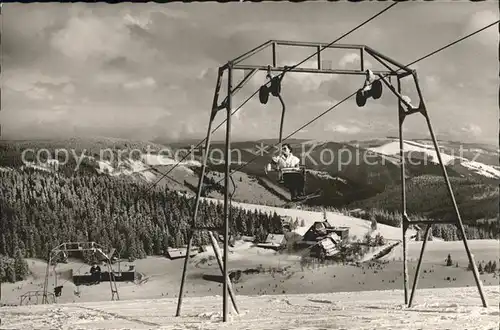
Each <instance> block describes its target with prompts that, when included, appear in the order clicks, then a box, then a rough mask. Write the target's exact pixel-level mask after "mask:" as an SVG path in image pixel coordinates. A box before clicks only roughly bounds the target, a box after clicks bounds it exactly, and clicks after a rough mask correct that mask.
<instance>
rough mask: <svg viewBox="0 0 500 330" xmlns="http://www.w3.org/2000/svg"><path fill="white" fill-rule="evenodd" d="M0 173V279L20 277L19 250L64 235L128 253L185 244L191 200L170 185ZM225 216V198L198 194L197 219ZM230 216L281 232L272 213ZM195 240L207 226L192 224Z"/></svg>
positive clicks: (32, 249)
mask: <svg viewBox="0 0 500 330" xmlns="http://www.w3.org/2000/svg"><path fill="white" fill-rule="evenodd" d="M0 181H1V186H0V208H1V218H0V219H1V222H0V256H1V255H3V256H4V257H3V259H2V260H4V259H5V261H2V267H0V268H2V271H1V273H0V276H1V278H2V280H8V281H12V280H14V279H16V280H19V279H20V278H22V275H21V274H20V272H24V271H26V269H25V268H26V267H25V266H24V265H23V263H22V258H23V257H24V258H41V259H47V256H48V253H49V251H50V250H51V249H52V248H54V247H56V246H57V245H59V244H61V243H63V242H68V241H94V242H97V243H99V244H101V245H104V246H107V247H109V248H111V247H113V248H115V249H116V251H118V252H119V254H120V257H121V258H132V259H134V258H144V257H145V256H147V255H163V254H165V252H166V248H167V247H182V246H184V245H185V244H187V240H188V233H189V229H190V224H191V221H192V216H191V212H192V203H193V202H194V201H193V200H192V199H188V198H187V197H185V196H183V195H181V194H179V193H177V192H175V191H169V190H161V191H160V190H153V189H152V190H149V191H147V189H148V188H149V186H148V185H145V184H141V183H136V182H131V181H130V180H127V179H126V178H125V179H121V178H110V177H109V176H106V175H95V174H92V175H90V174H85V173H83V174H82V173H77V174H75V175H74V176H66V175H64V174H60V173H58V174H54V173H45V172H41V171H34V170H29V169H28V170H26V169H25V170H23V171H17V170H10V171H0ZM223 216H224V209H223V204H216V203H213V202H207V201H202V203H201V205H200V211H199V217H198V219H199V223H198V224H197V225H198V226H199V225H203V226H209V227H217V228H222V224H223ZM231 219H232V220H231V222H230V232H231V234H236V235H237V234H242V235H255V236H256V238H257V240H261V241H262V240H265V237H266V236H267V234H268V233H269V232H272V233H279V232H282V227H281V218H280V217H279V216H278V215H276V214H273V215H269V214H266V213H261V212H258V211H254V212H250V211H246V210H243V209H240V208H235V207H232V208H231ZM193 244H194V245H195V246H199V245H207V244H210V243H209V237H208V233H206V232H197V233H196V234H195V236H194V238H193ZM16 269H17V271H15V270H16ZM16 274H17V275H16ZM20 276H21V277H20Z"/></svg>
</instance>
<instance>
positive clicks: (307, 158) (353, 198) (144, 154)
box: [0, 138, 500, 220]
mask: <svg viewBox="0 0 500 330" xmlns="http://www.w3.org/2000/svg"><path fill="white" fill-rule="evenodd" d="M276 142H277V141H276V140H275V139H263V140H258V141H243V142H233V143H232V146H231V147H232V158H233V159H232V160H233V162H232V164H231V169H232V171H233V172H234V175H233V179H234V180H233V181H234V186H235V187H231V191H233V190H234V195H233V200H234V201H240V202H248V203H256V204H265V205H271V206H280V205H281V206H283V205H284V204H285V202H286V200H287V199H289V198H290V195H289V193H288V191H286V189H284V187H283V186H281V185H280V184H279V183H278V182H277V177H276V176H275V175H274V174H272V175H269V176H266V175H265V173H264V167H265V165H266V164H267V163H268V162H269V159H270V155H271V153H273V151H275V149H273V148H272V145H273V144H275V143H276ZM286 142H289V143H290V144H291V145H292V148H293V149H294V151H295V152H294V153H295V154H296V155H297V156H301V157H302V159H303V160H304V164H305V165H306V167H307V169H308V171H307V178H306V179H307V190H308V191H315V190H318V189H321V190H322V191H323V196H322V197H321V198H318V199H316V200H313V201H311V202H310V204H311V205H317V206H330V207H336V208H343V207H347V208H362V209H370V208H381V209H384V210H388V211H394V210H397V209H398V208H399V207H400V206H399V204H400V194H401V191H400V182H401V173H400V166H399V164H400V159H399V142H398V141H397V140H394V139H392V138H384V139H374V140H368V141H350V142H346V143H338V142H331V141H314V140H300V139H296V140H290V141H286ZM404 143H405V151H406V153H405V155H404V156H405V162H406V173H405V177H406V179H407V180H408V187H407V189H409V192H408V194H409V196H411V197H410V198H409V203H410V205H409V208H410V209H411V212H415V213H420V214H423V215H426V216H431V217H439V218H443V217H444V218H446V217H450V216H452V209H451V208H450V205H449V204H446V202H447V201H448V200H449V199H448V195H447V191H446V189H444V183H443V182H441V181H439V180H437V178H438V177H440V176H441V175H442V173H441V168H440V166H439V165H438V164H437V161H436V155H435V153H434V152H433V150H431V148H430V147H432V145H431V144H430V142H429V141H426V140H415V141H413V140H407V141H404ZM193 145H194V144H193ZM439 145H440V148H441V149H442V158H443V160H444V162H445V164H446V168H447V171H448V174H449V176H450V178H451V181H452V185H453V188H454V189H455V190H456V193H457V194H458V195H459V197H457V198H458V200H459V206H460V208H461V209H463V211H462V212H465V218H467V219H470V220H478V219H490V218H492V216H493V213H494V212H495V210H497V207H498V203H497V199H498V182H499V179H500V168H499V166H498V151H497V150H495V149H494V148H493V147H489V146H484V145H479V144H466V143H463V144H460V143H458V142H448V141H440V142H439ZM29 149H32V150H31V151H30V150H29ZM42 149H45V150H49V151H51V156H50V157H51V158H54V157H55V156H58V159H57V161H51V162H47V158H50V157H48V155H46V154H44V153H43V152H42V153H40V154H39V155H40V157H41V159H40V161H39V162H35V161H34V160H35V159H34V158H33V155H35V154H36V152H38V151H40V150H42ZM58 149H64V150H67V151H68V153H69V156H68V157H66V156H65V154H64V153H61V152H59V153H57V152H56V151H57V150H58ZM27 150H28V151H30V152H28V153H26V151H27ZM191 150H192V149H191V145H189V143H188V142H187V143H182V142H179V143H176V144H172V145H169V146H168V147H167V146H166V145H163V144H159V143H153V142H148V141H144V142H143V141H128V140H123V139H111V138H92V139H83V138H75V139H68V140H53V141H50V140H47V141H2V142H1V143H0V168H2V169H3V170H8V169H14V168H18V169H22V168H26V167H32V168H36V169H38V170H45V171H54V170H55V169H54V166H53V165H54V164H55V163H57V166H56V167H57V170H58V171H62V172H64V173H66V174H68V175H74V173H75V172H77V173H87V174H89V175H109V176H112V177H120V178H127V179H130V180H132V181H134V182H143V183H145V184H148V185H152V184H154V183H157V186H158V187H168V188H169V189H172V190H178V191H181V192H184V193H188V194H193V193H195V191H196V187H197V185H198V178H199V173H200V166H201V161H202V152H201V149H200V148H199V149H198V150H195V151H194V152H193V154H192V155H189V157H186V159H185V160H184V161H183V162H182V163H180V164H177V160H180V159H181V158H183V157H184V156H185V155H186V152H189V151H191ZM223 150H224V144H223V143H221V142H214V143H212V146H211V153H210V154H209V155H210V157H209V169H208V172H207V177H206V179H205V182H206V184H208V185H209V187H210V189H208V190H207V191H206V197H211V198H222V197H223V187H224V181H223V171H224V159H223V157H224V156H223ZM23 151H24V152H25V155H26V156H27V157H26V159H27V160H28V161H29V162H23V160H22V157H21V155H22V154H23ZM33 151H35V153H33ZM56 153H57V155H56ZM75 169H77V171H75ZM167 172H169V175H168V176H164V174H165V173H167ZM441 183H443V184H441ZM231 186H233V183H231ZM441 186H442V187H441ZM234 188H236V189H234ZM428 191H432V193H428ZM469 197H472V198H469Z"/></svg>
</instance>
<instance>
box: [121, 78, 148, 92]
mask: <svg viewBox="0 0 500 330" xmlns="http://www.w3.org/2000/svg"><path fill="white" fill-rule="evenodd" d="M155 86H156V81H155V80H154V79H153V78H151V77H147V78H144V79H140V80H137V81H130V82H127V83H125V84H123V87H125V88H126V89H139V88H148V87H155Z"/></svg>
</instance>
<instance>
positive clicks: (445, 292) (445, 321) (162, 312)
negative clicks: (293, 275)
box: [0, 286, 500, 330]
mask: <svg viewBox="0 0 500 330" xmlns="http://www.w3.org/2000/svg"><path fill="white" fill-rule="evenodd" d="M485 292H486V297H487V299H488V302H489V307H488V308H484V307H482V306H481V301H480V298H479V294H478V292H477V289H476V288H475V287H470V288H454V289H422V290H418V291H417V292H416V296H415V302H414V306H413V307H412V308H407V307H405V306H404V304H403V292H402V291H400V290H394V291H366V292H356V293H349V292H342V293H331V294H310V295H307V294H306V295H285V296H282V295H280V296H237V302H238V304H239V309H240V315H233V314H231V315H230V316H229V322H227V323H223V322H222V318H221V309H222V299H221V297H220V296H213V297H204V298H203V299H200V298H185V299H184V304H183V306H182V307H183V308H182V313H181V314H182V316H181V317H175V316H174V315H175V311H176V306H177V299H157V300H135V301H117V302H106V301H102V302H92V303H83V304H60V305H35V306H34V305H31V306H19V307H2V308H0V317H1V319H2V325H1V326H0V329H68V330H69V329H164V330H173V329H176V330H180V329H203V330H208V329H231V330H247V329H252V330H254V329H269V330H277V329H296V330H320V329H358V330H368V329H377V330H379V329H380V330H388V329H458V328H457V325H460V326H459V328H460V329H478V330H479V329H480V330H488V329H498V322H499V315H500V314H499V289H498V287H491V286H490V287H485ZM229 301H230V300H229Z"/></svg>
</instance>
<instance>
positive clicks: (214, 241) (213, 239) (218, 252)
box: [208, 231, 240, 314]
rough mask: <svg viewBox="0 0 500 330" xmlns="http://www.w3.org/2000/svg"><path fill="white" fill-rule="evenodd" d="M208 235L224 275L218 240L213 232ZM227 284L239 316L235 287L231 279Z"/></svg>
mask: <svg viewBox="0 0 500 330" xmlns="http://www.w3.org/2000/svg"><path fill="white" fill-rule="evenodd" d="M208 233H209V235H210V242H211V243H212V248H213V249H214V253H215V259H217V263H218V264H219V268H220V270H221V273H224V262H223V261H222V258H221V256H220V250H219V245H218V244H217V240H216V239H215V237H214V234H213V233H212V232H211V231H209V232H208ZM227 282H228V283H229V288H228V289H229V290H228V291H229V295H230V296H231V301H232V302H233V308H234V310H235V312H236V313H238V314H239V313H240V311H239V310H238V306H237V305H236V298H235V295H234V291H233V286H232V284H231V281H230V279H228V280H227Z"/></svg>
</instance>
